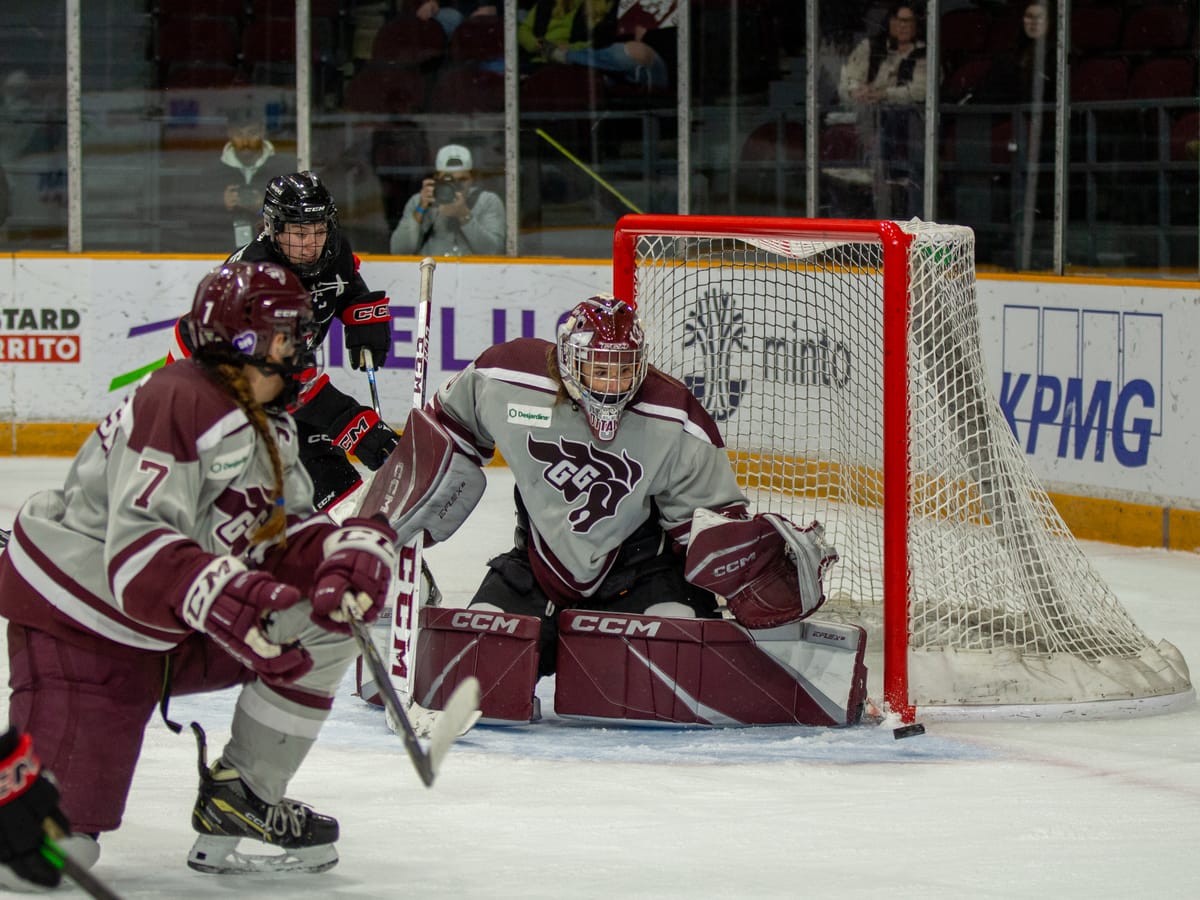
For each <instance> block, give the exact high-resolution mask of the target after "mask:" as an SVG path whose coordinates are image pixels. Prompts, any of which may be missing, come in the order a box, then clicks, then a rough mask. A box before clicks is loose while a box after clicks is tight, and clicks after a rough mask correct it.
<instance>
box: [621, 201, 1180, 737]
mask: <svg viewBox="0 0 1200 900" xmlns="http://www.w3.org/2000/svg"><path fill="white" fill-rule="evenodd" d="M613 244H614V255H613V276H614V278H613V282H614V284H613V286H614V292H615V293H616V295H617V296H618V297H625V298H633V299H634V300H636V302H637V304H638V307H639V312H640V314H641V316H642V317H643V319H644V321H645V324H646V327H647V332H648V336H649V344H650V353H651V361H652V362H653V363H654V364H656V365H657V366H658V367H659V368H661V369H663V370H665V371H666V372H668V373H669V374H671V375H673V376H675V377H678V378H681V379H682V380H683V381H684V382H685V383H686V384H687V385H688V386H689V388H690V389H691V390H692V392H693V393H694V394H695V395H696V396H697V397H698V398H699V399H700V400H701V402H702V403H703V404H704V406H705V407H706V408H707V409H708V411H709V412H710V413H711V414H712V415H713V417H714V418H715V419H716V420H717V423H718V424H719V425H720V427H721V430H722V433H723V434H724V436H725V441H726V444H727V446H728V448H729V451H730V455H731V458H732V460H733V463H734V467H735V470H736V472H737V475H738V480H739V482H740V483H741V485H742V486H743V488H744V489H745V490H746V492H747V494H748V496H750V498H751V500H752V502H753V505H754V506H755V508H756V509H757V510H759V511H768V510H769V511H774V512H779V513H783V514H785V515H788V516H790V517H791V518H793V519H795V520H796V521H797V522H799V523H801V524H805V523H807V522H808V521H810V520H812V519H814V518H816V519H818V520H820V521H821V522H823V523H824V525H825V528H826V534H827V536H828V538H829V540H830V541H831V542H832V543H833V545H834V546H835V547H836V548H837V550H838V552H839V553H840V555H841V561H840V562H839V563H838V564H837V565H835V566H833V567H832V569H831V570H830V572H829V574H828V576H827V578H826V594H827V596H828V601H827V603H826V605H825V606H824V607H823V608H822V609H821V611H820V612H819V613H818V616H819V617H821V618H830V619H840V620H842V621H846V622H855V623H857V624H861V625H863V626H864V627H865V628H866V629H867V631H868V634H869V636H870V643H871V644H874V645H875V647H876V651H875V652H878V648H879V647H880V642H881V645H882V656H883V683H882V690H883V701H884V704H885V706H886V708H889V709H890V710H891V711H893V712H895V713H898V714H899V715H900V716H901V718H902V719H904V720H905V721H911V720H912V719H913V718H914V716H915V713H916V710H917V709H918V708H919V709H920V710H921V714H922V715H923V716H929V717H931V718H938V719H953V718H988V717H991V718H995V717H1020V718H1071V717H1081V716H1096V715H1105V716H1112V715H1132V714H1144V713H1151V712H1165V711H1168V710H1170V709H1173V708H1177V707H1180V706H1183V705H1186V704H1188V703H1190V702H1191V701H1192V700H1193V699H1194V692H1193V691H1192V687H1191V684H1190V682H1189V679H1188V671H1187V665H1186V663H1185V662H1184V660H1183V657H1182V656H1181V655H1180V653H1179V651H1178V650H1177V649H1176V648H1175V647H1174V646H1172V645H1171V644H1170V643H1168V642H1166V641H1160V642H1158V643H1155V642H1153V641H1151V640H1150V639H1149V638H1148V637H1147V636H1146V635H1145V634H1144V633H1143V632H1142V631H1141V630H1140V629H1139V628H1138V626H1137V625H1136V624H1135V623H1134V621H1133V620H1132V619H1131V618H1130V616H1129V614H1128V613H1127V612H1126V611H1125V609H1124V608H1123V607H1122V606H1121V604H1120V602H1119V601H1118V600H1117V598H1116V596H1115V595H1114V594H1113V593H1112V591H1111V590H1110V589H1109V588H1108V587H1107V585H1106V584H1105V583H1104V582H1103V580H1102V579H1101V578H1100V577H1099V576H1098V575H1097V573H1096V572H1095V570H1094V569H1093V567H1092V565H1091V564H1090V562H1089V561H1088V560H1087V558H1086V557H1085V555H1084V554H1083V552H1082V550H1081V548H1080V547H1079V545H1078V543H1077V542H1076V541H1075V539H1074V537H1073V536H1072V535H1071V533H1070V531H1069V530H1068V529H1067V527H1066V525H1065V523H1064V522H1063V520H1062V517H1061V516H1060V515H1059V514H1058V512H1057V510H1056V509H1055V508H1054V506H1053V505H1052V504H1051V502H1050V500H1049V498H1048V496H1047V494H1046V492H1045V491H1044V489H1043V488H1042V487H1041V486H1040V483H1039V481H1038V479H1037V477H1036V476H1035V475H1034V474H1033V472H1032V469H1031V467H1030V465H1029V463H1028V461H1027V460H1026V458H1025V456H1024V454H1023V453H1022V451H1021V449H1020V447H1019V446H1018V444H1017V442H1016V439H1015V438H1014V436H1013V434H1012V432H1011V431H1010V429H1009V427H1008V424H1007V422H1006V420H1005V418H1004V415H1003V413H1002V411H1001V410H1000V407H999V405H998V403H996V401H995V400H994V399H993V397H992V394H991V392H990V390H989V388H988V385H987V380H986V374H985V369H984V363H983V356H982V349H981V343H980V338H979V325H978V315H977V308H976V295H975V263H974V260H975V238H974V233H973V232H972V231H971V230H970V229H969V228H966V227H962V226H954V225H939V224H934V223H926V222H921V221H918V220H915V219H914V220H912V221H911V222H907V223H901V222H886V221H879V222H877V221H838V220H821V219H771V218H741V217H715V216H640V215H639V216H626V217H624V218H622V219H621V220H620V221H619V222H618V223H617V226H616V230H615V233H614V242H613ZM875 689H877V687H873V690H875Z"/></svg>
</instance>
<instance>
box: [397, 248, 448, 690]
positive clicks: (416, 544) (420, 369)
mask: <svg viewBox="0 0 1200 900" xmlns="http://www.w3.org/2000/svg"><path fill="white" fill-rule="evenodd" d="M436 266H437V263H436V262H435V261H434V260H433V258H432V257H429V256H427V257H425V258H424V259H422V260H421V262H420V272H421V286H420V294H419V296H418V300H417V329H416V335H417V347H416V353H415V354H414V355H413V395H412V407H413V409H421V408H422V407H424V406H425V375H426V371H427V370H428V368H429V319H430V314H431V311H432V309H433V270H434V268H436ZM423 543H424V538H423V536H422V535H421V534H420V533H418V534H417V535H416V536H415V537H413V538H412V539H411V540H410V541H409V542H408V543H407V544H405V546H404V548H403V549H404V551H405V554H410V555H411V557H412V569H411V570H410V571H411V578H410V580H409V584H410V587H409V589H408V590H407V591H405V590H401V592H400V594H399V595H398V596H397V597H396V604H395V607H394V610H393V613H392V667H391V673H390V679H393V681H392V683H393V685H394V686H396V687H397V688H398V690H399V692H400V693H401V694H403V696H404V697H405V698H406V699H407V700H408V701H410V702H411V701H412V700H413V699H414V698H413V696H412V665H413V662H414V660H415V659H416V653H415V647H416V636H417V608H418V607H419V606H420V602H421V582H420V575H419V574H418V573H419V572H422V571H424V565H425V561H424V558H423V556H422V553H421V551H422V549H423V546H422V545H423ZM429 580H430V584H431V593H432V590H433V589H434V587H435V586H434V583H433V576H432V575H430V576H429Z"/></svg>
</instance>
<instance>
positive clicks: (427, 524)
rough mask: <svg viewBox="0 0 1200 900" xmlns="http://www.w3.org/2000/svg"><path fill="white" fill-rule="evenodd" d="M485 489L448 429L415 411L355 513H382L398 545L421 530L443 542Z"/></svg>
mask: <svg viewBox="0 0 1200 900" xmlns="http://www.w3.org/2000/svg"><path fill="white" fill-rule="evenodd" d="M485 487H487V480H486V479H485V478H484V476H483V472H481V471H480V469H479V467H478V466H477V465H475V463H473V462H472V461H471V460H469V459H467V458H465V457H464V456H463V455H462V454H460V453H455V452H454V445H453V442H452V440H451V438H450V435H449V434H448V433H447V432H446V429H444V428H443V427H442V426H441V425H439V424H438V422H437V420H436V419H435V418H434V417H433V416H432V415H431V414H430V413H428V412H426V411H425V410H423V409H414V410H413V411H412V412H411V413H409V415H408V420H407V421H406V422H405V424H404V432H403V434H401V435H400V443H399V444H398V445H397V446H396V449H395V450H393V451H392V452H391V454H390V455H389V456H388V458H387V460H386V461H385V462H384V464H383V465H382V466H381V467H380V468H379V470H378V471H377V472H376V473H375V476H374V477H373V478H372V479H371V485H370V487H368V488H367V491H366V494H364V495H363V499H362V502H361V504H360V505H359V513H358V514H359V515H360V516H373V515H383V516H384V517H385V518H386V519H387V520H388V523H389V524H390V525H391V526H392V528H394V529H395V531H396V543H397V544H406V543H408V541H409V540H410V539H411V538H413V537H415V536H416V535H418V534H420V533H421V532H422V531H423V532H425V533H426V534H427V535H428V536H429V539H430V540H432V541H444V540H445V539H446V538H448V537H450V535H452V534H454V532H455V531H457V530H458V527H459V526H460V525H462V523H463V522H464V521H465V520H466V518H467V516H469V515H470V514H471V511H472V510H473V509H474V508H475V505H476V504H477V503H478V502H479V498H480V497H481V496H483V489H484V488H485Z"/></svg>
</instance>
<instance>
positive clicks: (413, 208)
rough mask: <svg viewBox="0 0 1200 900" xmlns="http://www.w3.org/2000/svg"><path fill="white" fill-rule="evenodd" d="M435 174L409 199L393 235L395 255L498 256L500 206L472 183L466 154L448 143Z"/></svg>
mask: <svg viewBox="0 0 1200 900" xmlns="http://www.w3.org/2000/svg"><path fill="white" fill-rule="evenodd" d="M434 167H435V169H436V171H435V172H434V173H433V174H432V175H431V176H429V177H428V178H426V179H425V180H424V181H423V182H421V190H420V191H418V192H417V193H415V194H413V195H412V196H411V197H409V198H408V202H407V203H405V204H404V211H403V212H402V213H401V214H400V222H399V224H398V225H397V226H396V230H395V231H393V232H392V240H391V251H392V253H394V254H396V255H397V256H477V255H484V256H497V255H499V254H502V253H504V242H505V234H506V223H505V216H504V201H503V200H501V199H500V197H499V195H497V194H494V193H492V192H491V191H485V190H484V189H483V188H481V187H479V186H478V185H476V184H475V171H474V161H473V160H472V158H471V151H470V150H468V149H467V148H466V147H463V146H461V145H459V144H447V145H446V146H445V147H443V148H442V149H441V150H439V151H438V153H437V159H436V160H435V162H434Z"/></svg>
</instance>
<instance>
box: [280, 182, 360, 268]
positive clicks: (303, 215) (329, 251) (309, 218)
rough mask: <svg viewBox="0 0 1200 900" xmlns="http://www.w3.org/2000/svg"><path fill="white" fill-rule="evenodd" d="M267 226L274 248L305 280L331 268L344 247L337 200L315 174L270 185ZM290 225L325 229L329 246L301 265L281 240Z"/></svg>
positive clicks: (326, 241)
mask: <svg viewBox="0 0 1200 900" xmlns="http://www.w3.org/2000/svg"><path fill="white" fill-rule="evenodd" d="M263 222H264V223H265V224H266V227H267V234H269V235H270V237H271V246H273V247H274V248H275V250H276V252H277V253H279V255H280V256H282V257H283V258H284V259H286V260H288V263H289V264H290V265H291V266H292V267H293V268H295V270H296V272H297V273H299V275H300V276H301V277H303V278H308V277H310V276H312V275H316V274H317V273H318V272H320V271H321V270H322V269H324V268H325V266H326V265H328V263H329V261H330V260H331V259H333V258H334V257H335V256H336V255H337V252H338V248H339V247H340V245H341V234H340V230H339V228H338V210H337V205H336V204H335V203H334V202H333V197H332V196H331V195H330V193H329V191H328V190H327V189H326V187H325V185H323V184H321V179H319V178H318V177H317V176H316V175H314V174H313V173H312V172H295V173H293V174H291V175H280V176H279V177H278V178H275V179H272V181H271V183H270V184H268V185H267V193H266V196H265V197H264V198H263ZM286 225H324V226H325V244H324V246H322V248H321V253H320V255H319V256H318V257H317V258H316V259H315V260H313V261H312V262H307V263H297V262H294V261H293V260H292V258H291V257H290V256H289V255H288V253H287V252H286V251H285V250H284V249H283V247H281V246H280V243H279V236H280V235H281V234H282V233H283V230H284V227H285V226H286Z"/></svg>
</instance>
